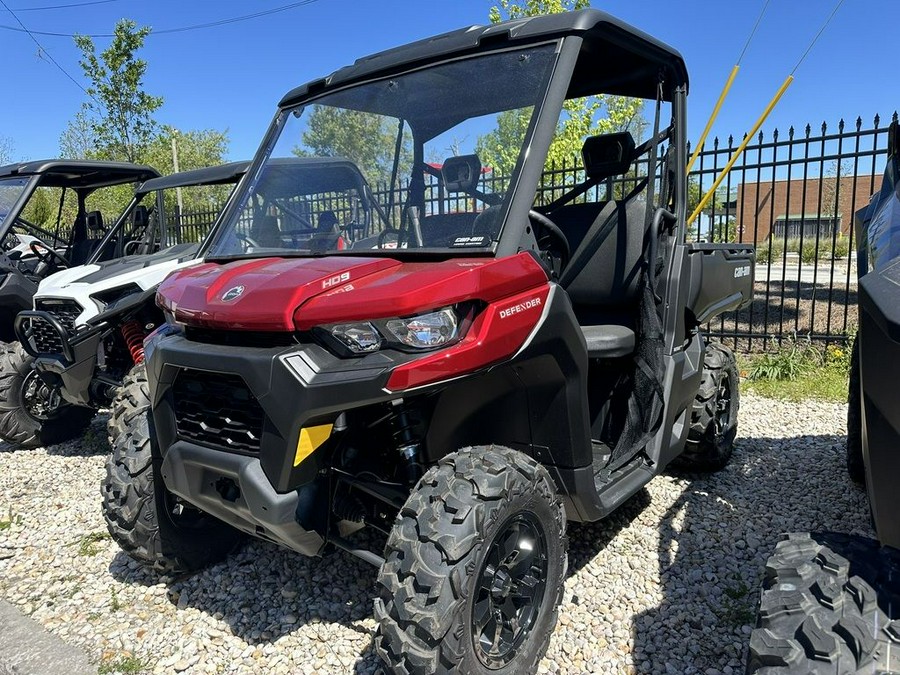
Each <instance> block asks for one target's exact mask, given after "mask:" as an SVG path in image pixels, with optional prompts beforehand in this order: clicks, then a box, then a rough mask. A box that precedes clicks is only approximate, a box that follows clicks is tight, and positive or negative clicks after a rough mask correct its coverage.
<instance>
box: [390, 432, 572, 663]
mask: <svg viewBox="0 0 900 675" xmlns="http://www.w3.org/2000/svg"><path fill="white" fill-rule="evenodd" d="M565 528H566V517H565V511H564V509H563V506H562V503H561V502H560V500H559V498H558V497H557V496H556V490H555V488H554V485H553V481H552V480H551V478H550V475H549V473H547V470H546V469H544V468H543V467H542V466H540V465H539V464H538V463H537V462H535V461H534V460H533V459H531V458H530V457H528V456H526V455H524V454H522V453H519V452H516V451H514V450H510V449H508V448H501V447H498V446H488V447H476V448H466V449H463V450H460V451H459V452H457V453H453V454H451V455H448V456H447V457H445V458H443V459H442V460H441V462H440V464H439V465H438V466H435V467H432V468H431V469H430V470H429V471H428V472H427V473H426V474H425V475H424V476H423V477H422V479H421V480H420V481H419V483H418V485H417V486H416V487H415V489H414V490H413V491H412V494H410V496H409V499H407V501H406V504H405V505H404V506H403V508H402V509H401V510H400V513H399V515H398V516H397V519H396V521H395V523H394V527H393V529H392V530H391V534H390V537H389V538H388V542H387V546H386V548H385V562H384V564H383V565H382V567H381V570H380V572H379V574H378V588H379V597H378V598H376V600H375V618H376V620H377V621H378V628H377V633H376V637H375V649H376V651H377V652H378V654H379V656H380V657H381V658H382V659H383V660H384V662H385V663H386V664H387V665H388V667H390V668H391V669H392V670H393V671H394V672H396V673H407V674H409V673H467V674H469V673H478V674H484V673H494V674H501V675H506V674H510V673H530V672H535V671H536V669H537V664H538V661H540V659H541V657H542V656H543V655H544V653H545V652H546V650H547V645H548V643H549V641H550V634H551V632H552V631H553V627H554V626H555V624H556V616H557V609H558V606H559V603H560V601H561V600H562V593H563V581H564V579H565V576H566V537H565ZM496 617H500V619H501V620H500V621H498V620H497V618H496ZM509 619H512V620H509ZM513 624H515V626H516V628H513ZM498 626H499V627H500V629H499V630H497V627H498ZM519 626H521V628H519ZM498 636H499V637H498Z"/></svg>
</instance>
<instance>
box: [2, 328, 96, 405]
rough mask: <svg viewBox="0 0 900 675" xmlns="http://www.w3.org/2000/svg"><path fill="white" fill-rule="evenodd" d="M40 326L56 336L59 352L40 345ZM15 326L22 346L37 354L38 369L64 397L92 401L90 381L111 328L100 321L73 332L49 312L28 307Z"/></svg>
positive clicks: (71, 401)
mask: <svg viewBox="0 0 900 675" xmlns="http://www.w3.org/2000/svg"><path fill="white" fill-rule="evenodd" d="M38 326H39V327H40V330H41V331H45V332H47V333H49V334H51V335H53V336H54V338H55V340H54V342H56V341H58V345H59V347H60V351H59V352H45V351H41V350H40V349H39V348H38V345H37V343H36V341H35V336H34V331H35V329H36V328H37V327H38ZM13 328H14V330H15V333H16V338H17V339H18V340H19V342H20V343H21V345H22V348H23V349H24V350H25V351H26V352H27V353H28V354H30V355H31V356H33V357H34V358H35V363H34V366H35V368H36V369H37V371H38V372H39V373H41V376H42V377H44V378H45V379H49V380H50V381H51V382H50V383H51V384H54V385H58V387H59V390H60V394H61V395H62V397H63V399H65V400H66V401H67V402H69V403H72V404H75V405H84V406H91V405H93V402H92V400H91V382H92V381H93V378H94V372H95V370H96V368H97V351H98V349H99V347H100V342H101V340H102V339H103V337H104V336H105V335H106V334H107V333H108V332H109V327H108V326H106V325H105V324H99V325H94V326H91V327H89V328H85V329H82V330H79V331H77V332H71V331H69V330H68V329H67V328H66V327H65V326H64V325H63V324H62V323H61V322H60V321H59V319H58V318H57V317H55V316H54V315H53V314H52V313H50V312H46V311H42V310H25V311H23V312H19V314H18V315H17V316H16V319H15V322H14V324H13Z"/></svg>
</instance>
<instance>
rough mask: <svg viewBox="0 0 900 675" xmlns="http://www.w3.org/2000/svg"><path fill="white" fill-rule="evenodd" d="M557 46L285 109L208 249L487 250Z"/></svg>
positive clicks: (429, 71)
mask: <svg viewBox="0 0 900 675" xmlns="http://www.w3.org/2000/svg"><path fill="white" fill-rule="evenodd" d="M555 54H556V50H555V45H554V44H548V45H540V46H536V47H529V48H524V49H517V50H511V51H506V52H500V53H493V54H489V55H486V56H481V57H474V58H469V59H465V60H458V61H453V62H449V63H445V64H442V65H438V66H428V67H425V68H422V69H420V70H417V71H413V72H410V73H406V74H404V75H398V76H396V77H393V78H389V79H383V80H378V81H375V82H370V83H367V84H362V85H358V86H355V87H350V88H347V89H344V90H341V91H337V92H335V93H333V94H328V95H325V96H322V97H321V98H318V99H316V100H315V102H314V103H310V104H308V105H305V106H299V107H297V108H293V109H290V110H286V111H283V112H282V113H280V114H279V116H278V118H277V119H276V123H275V132H274V137H273V138H272V140H271V141H270V142H269V143H268V144H267V145H266V146H264V148H263V152H264V154H265V159H264V161H263V163H262V164H261V165H260V166H259V167H258V168H257V170H256V171H255V173H254V175H253V179H252V180H250V181H248V183H247V187H246V188H245V190H244V192H243V194H242V195H241V196H240V198H239V202H238V204H237V205H236V208H235V209H234V210H233V211H232V213H231V216H230V218H229V220H228V221H227V222H226V223H225V225H224V226H223V227H222V229H221V230H220V231H219V232H218V233H217V234H216V236H215V240H214V242H213V243H212V245H211V246H210V249H209V251H208V255H209V256H210V257H235V256H244V255H246V256H254V255H310V254H312V255H322V254H331V253H338V252H346V251H354V252H362V251H369V252H371V251H372V250H373V249H422V250H431V251H435V250H437V251H448V252H451V251H452V252H462V251H463V250H466V251H471V250H472V249H476V250H477V249H481V250H491V247H492V246H493V242H494V241H496V240H497V239H498V238H499V236H500V231H501V226H502V224H503V221H504V217H505V214H506V210H507V207H508V201H509V200H508V199H507V195H508V194H511V188H512V187H513V186H514V185H515V180H516V177H517V168H516V167H517V166H518V164H519V163H520V162H521V155H522V154H523V151H524V148H525V143H526V140H527V135H528V131H529V128H530V125H531V122H532V117H533V115H534V112H535V110H536V109H537V107H538V106H539V104H540V102H541V100H542V98H543V95H544V93H545V91H546V89H547V84H548V82H549V79H550V76H551V71H552V67H553V64H554V63H555ZM495 146H497V147H495ZM481 156H484V157H488V156H490V157H498V156H502V157H504V158H506V159H508V160H510V161H508V162H507V163H506V164H507V166H511V167H513V168H512V169H511V170H507V171H501V170H498V168H496V167H494V166H491V165H490V164H486V163H485V162H483V161H482V159H481Z"/></svg>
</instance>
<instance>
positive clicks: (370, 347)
mask: <svg viewBox="0 0 900 675" xmlns="http://www.w3.org/2000/svg"><path fill="white" fill-rule="evenodd" d="M331 335H332V336H333V337H335V338H336V339H337V340H339V341H340V343H341V344H343V345H344V346H345V347H347V349H349V350H350V351H351V352H353V353H354V354H367V353H369V352H377V351H378V350H379V349H380V348H381V335H379V333H378V331H377V330H376V329H375V326H373V325H372V324H371V323H369V322H368V321H366V322H363V323H342V324H338V325H336V326H332V327H331Z"/></svg>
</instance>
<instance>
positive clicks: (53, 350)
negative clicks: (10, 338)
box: [31, 300, 82, 354]
mask: <svg viewBox="0 0 900 675" xmlns="http://www.w3.org/2000/svg"><path fill="white" fill-rule="evenodd" d="M35 309H39V310H41V311H44V312H47V313H48V314H52V315H53V317H54V318H55V319H56V320H57V321H59V322H60V323H61V324H62V325H63V327H64V328H65V329H66V331H68V332H69V334H70V335H72V334H74V333H75V319H76V318H77V317H78V315H79V314H81V312H82V308H81V305H79V304H78V303H77V302H75V301H74V300H38V301H37V302H36V303H35ZM31 339H32V341H33V342H34V347H35V349H36V350H37V351H38V352H40V353H41V354H61V353H62V350H63V346H62V341H61V340H60V337H59V333H57V332H56V331H55V330H54V329H53V327H52V326H51V325H50V324H49V323H48V322H46V321H44V320H43V319H40V318H37V317H32V318H31Z"/></svg>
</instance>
